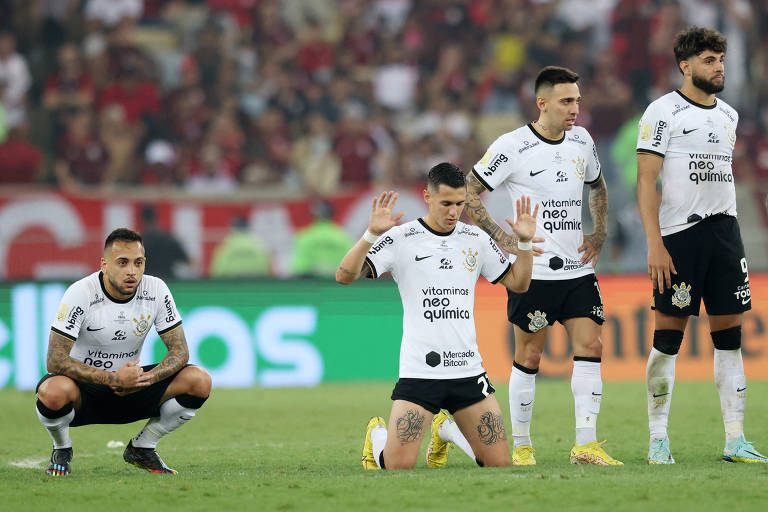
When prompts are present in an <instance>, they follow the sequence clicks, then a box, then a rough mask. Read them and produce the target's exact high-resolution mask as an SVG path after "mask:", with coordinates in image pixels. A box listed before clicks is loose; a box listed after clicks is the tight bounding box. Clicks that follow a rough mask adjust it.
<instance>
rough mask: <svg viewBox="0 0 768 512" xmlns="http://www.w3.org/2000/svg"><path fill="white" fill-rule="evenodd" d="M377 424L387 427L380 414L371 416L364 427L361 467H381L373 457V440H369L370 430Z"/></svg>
mask: <svg viewBox="0 0 768 512" xmlns="http://www.w3.org/2000/svg"><path fill="white" fill-rule="evenodd" d="M378 425H381V426H382V427H384V428H387V424H386V423H384V418H382V417H381V416H373V417H372V418H371V419H370V420H368V426H367V427H366V429H365V442H364V443H363V469H381V468H380V467H379V464H378V463H377V462H376V459H375V458H374V457H373V441H371V430H373V428H374V427H376V426H378Z"/></svg>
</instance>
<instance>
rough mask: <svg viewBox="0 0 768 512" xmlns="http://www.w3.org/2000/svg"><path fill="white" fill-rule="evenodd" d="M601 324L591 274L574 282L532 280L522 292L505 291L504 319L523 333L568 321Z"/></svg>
mask: <svg viewBox="0 0 768 512" xmlns="http://www.w3.org/2000/svg"><path fill="white" fill-rule="evenodd" d="M581 317H584V318H590V319H592V320H594V321H595V323H597V324H599V325H602V324H603V322H604V321H605V314H604V312H603V298H602V296H601V295H600V286H599V285H598V284H597V277H596V276H595V274H589V275H586V276H581V277H577V278H575V279H558V280H544V279H534V280H532V281H531V285H530V286H529V287H528V291H527V292H525V293H514V292H511V291H509V290H507V318H508V319H509V321H510V322H512V323H513V324H515V325H516V326H518V327H520V328H521V329H522V330H523V331H525V332H530V333H533V332H536V331H539V330H541V329H543V328H544V327H547V326H548V325H553V324H554V323H555V322H560V323H563V322H564V321H565V320H568V319H569V318H581Z"/></svg>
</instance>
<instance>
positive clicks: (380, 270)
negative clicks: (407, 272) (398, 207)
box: [364, 226, 399, 279]
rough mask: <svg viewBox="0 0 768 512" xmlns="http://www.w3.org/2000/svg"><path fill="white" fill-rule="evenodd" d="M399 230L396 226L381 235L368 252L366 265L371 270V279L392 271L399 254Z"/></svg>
mask: <svg viewBox="0 0 768 512" xmlns="http://www.w3.org/2000/svg"><path fill="white" fill-rule="evenodd" d="M398 228H399V226H396V227H394V228H392V229H390V230H389V231H387V232H386V233H384V234H383V235H381V236H380V237H379V238H378V239H377V240H376V243H374V244H373V245H372V246H371V248H370V250H369V251H368V254H367V255H366V257H365V263H364V264H365V265H368V266H369V267H370V269H371V276H370V277H371V279H376V278H377V277H379V276H381V275H382V274H384V273H386V272H391V271H392V268H393V266H394V264H395V256H396V254H397V248H396V246H397V243H396V240H397V239H398V238H399V237H398V236H397V235H398V233H399V231H398Z"/></svg>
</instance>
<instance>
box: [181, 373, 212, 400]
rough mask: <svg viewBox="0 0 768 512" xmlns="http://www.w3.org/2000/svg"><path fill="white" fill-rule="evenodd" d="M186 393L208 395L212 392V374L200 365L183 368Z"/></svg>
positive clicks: (200, 395)
mask: <svg viewBox="0 0 768 512" xmlns="http://www.w3.org/2000/svg"><path fill="white" fill-rule="evenodd" d="M183 373H184V376H183V377H184V383H185V384H186V390H185V393H186V394H188V395H194V396H199V397H207V396H208V395H210V394H211V385H212V381H211V374H210V373H208V372H207V371H206V370H205V368H201V367H200V366H187V367H186V368H184V370H183Z"/></svg>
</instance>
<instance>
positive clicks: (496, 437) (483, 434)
mask: <svg viewBox="0 0 768 512" xmlns="http://www.w3.org/2000/svg"><path fill="white" fill-rule="evenodd" d="M477 435H478V436H479V437H480V441H482V442H483V444H493V443H496V442H499V441H506V440H507V433H506V431H505V430H504V419H503V418H502V417H501V414H494V413H493V412H491V411H488V412H484V413H483V415H482V416H480V424H479V425H478V426H477Z"/></svg>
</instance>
